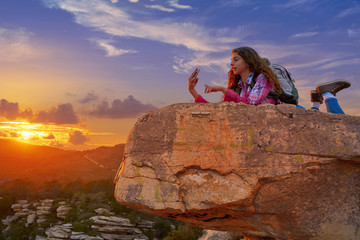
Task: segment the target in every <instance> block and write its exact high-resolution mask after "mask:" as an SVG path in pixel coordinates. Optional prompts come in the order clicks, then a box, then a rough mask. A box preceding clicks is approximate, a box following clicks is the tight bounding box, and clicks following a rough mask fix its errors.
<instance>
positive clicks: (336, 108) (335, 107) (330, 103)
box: [325, 98, 345, 114]
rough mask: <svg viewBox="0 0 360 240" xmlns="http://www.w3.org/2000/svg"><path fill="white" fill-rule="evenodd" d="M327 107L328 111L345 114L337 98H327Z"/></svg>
mask: <svg viewBox="0 0 360 240" xmlns="http://www.w3.org/2000/svg"><path fill="white" fill-rule="evenodd" d="M325 104H326V109H327V111H328V112H331V113H336V114H345V113H344V111H343V110H342V109H341V107H340V105H339V103H338V100H337V99H336V98H327V99H325Z"/></svg>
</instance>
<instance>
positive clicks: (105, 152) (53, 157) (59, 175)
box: [0, 139, 125, 182]
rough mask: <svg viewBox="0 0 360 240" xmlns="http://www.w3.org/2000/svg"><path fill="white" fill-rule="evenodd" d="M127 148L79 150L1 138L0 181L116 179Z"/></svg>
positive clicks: (118, 146) (118, 145)
mask: <svg viewBox="0 0 360 240" xmlns="http://www.w3.org/2000/svg"><path fill="white" fill-rule="evenodd" d="M124 148H125V144H117V145H115V146H113V147H99V148H96V149H93V150H86V151H76V150H63V149H60V148H56V147H49V146H40V145H33V144H28V143H23V142H18V141H14V140H9V139H0V181H1V180H4V179H30V180H32V181H35V182H44V181H53V180H56V181H59V182H69V181H73V180H76V179H82V180H84V181H92V180H100V179H112V178H113V176H114V174H115V171H116V168H117V167H118V166H119V165H120V163H121V160H122V156H123V151H124ZM86 156H88V158H91V160H93V161H90V160H89V159H88V158H87V157H86ZM96 163H99V164H96ZM101 166H102V167H101Z"/></svg>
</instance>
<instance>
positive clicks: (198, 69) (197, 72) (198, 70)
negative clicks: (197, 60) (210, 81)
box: [194, 68, 200, 77]
mask: <svg viewBox="0 0 360 240" xmlns="http://www.w3.org/2000/svg"><path fill="white" fill-rule="evenodd" d="M199 72H200V68H197V69H196V73H195V75H194V77H197V75H198V74H199Z"/></svg>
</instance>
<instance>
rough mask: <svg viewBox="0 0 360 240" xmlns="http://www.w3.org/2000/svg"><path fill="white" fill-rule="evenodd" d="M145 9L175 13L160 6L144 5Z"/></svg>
mask: <svg viewBox="0 0 360 240" xmlns="http://www.w3.org/2000/svg"><path fill="white" fill-rule="evenodd" d="M145 7H147V8H152V9H156V10H160V11H163V12H174V11H175V10H174V9H172V8H167V7H164V6H161V5H145Z"/></svg>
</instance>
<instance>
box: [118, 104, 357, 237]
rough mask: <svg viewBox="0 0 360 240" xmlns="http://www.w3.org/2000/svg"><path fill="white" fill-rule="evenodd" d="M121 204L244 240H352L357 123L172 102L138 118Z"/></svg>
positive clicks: (282, 108) (308, 113) (286, 110)
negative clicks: (263, 239) (260, 239)
mask: <svg viewBox="0 0 360 240" xmlns="http://www.w3.org/2000/svg"><path fill="white" fill-rule="evenodd" d="M115 198H116V200H117V201H118V202H119V203H121V204H124V205H127V206H129V207H131V208H137V209H140V210H144V211H147V212H150V213H153V214H157V215H161V216H164V217H168V218H173V219H178V220H181V221H184V222H186V223H188V224H192V225H197V226H201V227H203V228H206V229H214V230H220V231H231V232H241V233H242V234H243V235H244V236H247V237H248V238H249V239H251V238H253V239H256V237H273V238H276V239H294V240H300V239H301V240H303V239H313V240H315V239H316V240H320V239H321V240H322V239H324V240H325V239H326V240H331V239H343V240H345V239H351V240H353V239H356V240H359V239H360V229H359V226H360V117H356V116H348V115H335V114H330V113H322V112H316V111H314V110H303V109H298V108H296V107H295V106H293V105H287V104H283V105H277V106H275V105H268V104H266V105H260V106H257V107H255V106H249V105H245V104H241V103H240V104H239V103H238V104H235V103H209V104H192V103H188V104H174V105H170V106H167V107H164V108H161V109H157V110H155V111H152V112H151V113H149V114H147V115H145V116H143V117H141V118H139V119H138V121H137V123H136V124H135V126H134V128H133V129H132V131H131V133H130V135H129V138H128V142H127V144H126V148H125V155H124V162H123V163H122V165H121V166H120V168H119V171H118V174H117V176H116V177H115Z"/></svg>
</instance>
